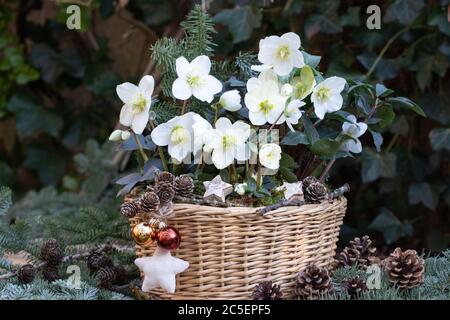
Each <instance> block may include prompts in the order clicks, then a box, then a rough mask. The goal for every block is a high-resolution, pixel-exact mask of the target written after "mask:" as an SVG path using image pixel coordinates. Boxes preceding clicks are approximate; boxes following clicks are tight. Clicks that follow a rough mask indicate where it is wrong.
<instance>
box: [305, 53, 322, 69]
mask: <svg viewBox="0 0 450 320" xmlns="http://www.w3.org/2000/svg"><path fill="white" fill-rule="evenodd" d="M302 54H303V59H304V61H305V64H306V65H307V66H310V67H311V68H314V69H315V68H317V66H318V65H319V63H320V59H321V58H322V57H321V56H315V55H312V54H309V53H308V52H306V51H302ZM302 69H303V68H302Z"/></svg>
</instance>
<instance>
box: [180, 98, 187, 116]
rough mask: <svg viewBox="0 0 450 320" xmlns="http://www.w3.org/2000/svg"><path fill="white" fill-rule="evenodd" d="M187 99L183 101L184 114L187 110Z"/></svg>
mask: <svg viewBox="0 0 450 320" xmlns="http://www.w3.org/2000/svg"><path fill="white" fill-rule="evenodd" d="M187 102H188V101H187V100H184V101H183V106H182V107H181V114H182V115H183V114H185V112H186V105H187Z"/></svg>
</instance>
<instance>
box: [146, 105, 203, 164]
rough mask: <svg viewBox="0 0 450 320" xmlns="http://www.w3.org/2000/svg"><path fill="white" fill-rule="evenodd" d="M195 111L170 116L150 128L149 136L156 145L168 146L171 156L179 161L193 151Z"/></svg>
mask: <svg viewBox="0 0 450 320" xmlns="http://www.w3.org/2000/svg"><path fill="white" fill-rule="evenodd" d="M195 115H196V113H194V112H188V113H186V114H184V115H182V116H177V117H174V118H172V119H171V120H169V121H168V122H166V123H162V124H160V125H159V126H157V127H156V128H155V129H153V130H152V133H151V137H152V140H153V142H154V143H155V144H156V145H158V146H168V151H169V154H170V156H171V157H172V158H174V159H176V160H177V161H179V162H181V161H183V159H185V158H186V157H187V156H188V155H189V153H190V152H192V151H193V147H194V145H193V143H192V139H193V135H194V132H193V124H194V116H195Z"/></svg>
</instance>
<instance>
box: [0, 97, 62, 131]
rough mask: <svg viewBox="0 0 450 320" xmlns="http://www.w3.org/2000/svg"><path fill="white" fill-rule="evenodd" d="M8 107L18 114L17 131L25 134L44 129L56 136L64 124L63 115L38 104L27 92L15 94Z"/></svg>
mask: <svg viewBox="0 0 450 320" xmlns="http://www.w3.org/2000/svg"><path fill="white" fill-rule="evenodd" d="M7 108H8V110H9V111H11V112H12V113H14V114H15V115H16V128H17V131H18V132H19V134H20V135H23V136H30V135H33V134H35V133H38V132H41V131H42V132H47V133H48V134H50V135H52V136H54V137H56V136H57V135H58V134H59V132H60V130H61V128H62V126H63V120H62V118H61V117H59V116H58V115H56V114H54V113H52V112H50V111H48V110H46V109H44V108H43V107H41V106H40V105H38V104H37V102H36V101H35V100H34V99H33V98H32V97H31V96H29V95H27V94H19V93H18V94H15V95H14V96H13V97H12V98H11V99H10V100H9V102H8V106H7Z"/></svg>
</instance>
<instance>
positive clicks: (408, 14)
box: [384, 0, 424, 25]
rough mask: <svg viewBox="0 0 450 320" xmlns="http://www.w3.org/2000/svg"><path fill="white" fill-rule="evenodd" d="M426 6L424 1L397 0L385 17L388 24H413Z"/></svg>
mask: <svg viewBox="0 0 450 320" xmlns="http://www.w3.org/2000/svg"><path fill="white" fill-rule="evenodd" d="M423 6H424V1H423V0H395V2H394V3H392V4H391V5H390V6H389V7H388V9H387V11H386V15H385V17H384V20H385V21H386V22H392V21H398V22H400V23H401V24H403V25H408V24H410V23H411V22H413V21H414V20H415V19H416V18H417V17H418V16H419V14H420V11H421V10H422V8H423Z"/></svg>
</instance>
